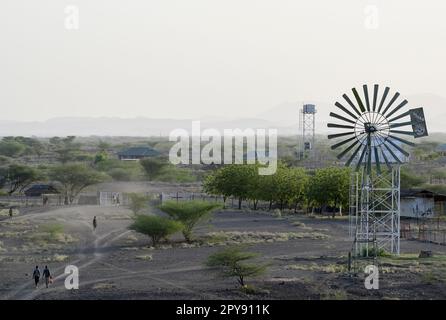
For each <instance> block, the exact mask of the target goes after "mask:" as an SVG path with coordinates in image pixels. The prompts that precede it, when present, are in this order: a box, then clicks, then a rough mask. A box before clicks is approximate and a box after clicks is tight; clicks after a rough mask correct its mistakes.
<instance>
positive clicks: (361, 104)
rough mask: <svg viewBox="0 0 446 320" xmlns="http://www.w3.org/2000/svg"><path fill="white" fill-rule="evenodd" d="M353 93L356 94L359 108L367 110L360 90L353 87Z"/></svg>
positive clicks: (362, 110)
mask: <svg viewBox="0 0 446 320" xmlns="http://www.w3.org/2000/svg"><path fill="white" fill-rule="evenodd" d="M352 92H353V95H354V96H355V99H356V102H357V103H358V106H359V109H361V112H365V107H364V104H363V103H362V100H361V97H360V96H359V93H358V91H357V90H356V88H352Z"/></svg>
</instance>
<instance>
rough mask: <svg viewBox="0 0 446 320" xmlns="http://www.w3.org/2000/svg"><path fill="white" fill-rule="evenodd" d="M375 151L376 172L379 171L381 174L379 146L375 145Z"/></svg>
mask: <svg viewBox="0 0 446 320" xmlns="http://www.w3.org/2000/svg"><path fill="white" fill-rule="evenodd" d="M373 153H374V154H375V164H376V172H378V174H381V164H380V162H379V154H378V147H373Z"/></svg>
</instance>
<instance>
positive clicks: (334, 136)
mask: <svg viewBox="0 0 446 320" xmlns="http://www.w3.org/2000/svg"><path fill="white" fill-rule="evenodd" d="M354 133H355V132H354V131H349V132H343V133H336V134H329V135H328V139H335V138H340V137H345V136H349V135H351V134H354Z"/></svg>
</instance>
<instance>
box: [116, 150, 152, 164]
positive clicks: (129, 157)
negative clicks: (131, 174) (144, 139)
mask: <svg viewBox="0 0 446 320" xmlns="http://www.w3.org/2000/svg"><path fill="white" fill-rule="evenodd" d="M159 155H160V153H159V152H158V151H156V150H155V149H153V148H150V147H132V148H128V149H126V150H123V151H120V152H118V157H119V160H122V161H135V160H142V159H146V158H151V157H157V156H159Z"/></svg>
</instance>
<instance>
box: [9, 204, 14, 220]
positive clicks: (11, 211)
mask: <svg viewBox="0 0 446 320" xmlns="http://www.w3.org/2000/svg"><path fill="white" fill-rule="evenodd" d="M12 215H13V210H12V207H9V217H10V218H12Z"/></svg>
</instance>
